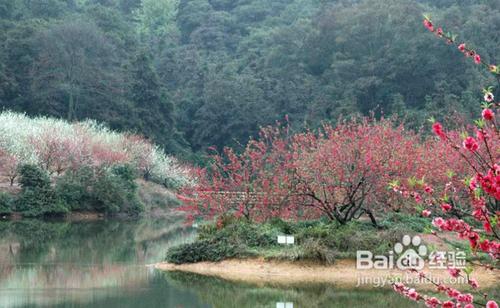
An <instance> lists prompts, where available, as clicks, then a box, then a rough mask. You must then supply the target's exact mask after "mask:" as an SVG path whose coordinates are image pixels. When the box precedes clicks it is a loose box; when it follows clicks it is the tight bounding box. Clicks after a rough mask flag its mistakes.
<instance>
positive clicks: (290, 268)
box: [155, 259, 500, 289]
mask: <svg viewBox="0 0 500 308" xmlns="http://www.w3.org/2000/svg"><path fill="white" fill-rule="evenodd" d="M155 268H157V269H159V270H165V271H183V272H191V273H196V274H201V275H208V276H216V277H220V278H223V279H227V280H232V281H242V282H250V283H256V284H265V283H273V284H298V283H328V284H335V285H336V286H339V287H354V286H360V287H366V288H371V287H373V286H376V285H377V284H378V285H380V284H384V285H387V284H390V281H391V279H393V278H394V277H400V278H402V279H405V278H406V277H409V278H411V279H416V275H415V274H411V273H406V272H404V271H400V270H375V269H371V270H356V262H355V261H354V260H339V261H337V262H336V263H335V264H334V265H319V264H316V263H306V262H282V261H279V262H278V261H265V260H262V259H247V260H225V261H222V262H200V263H194V264H182V265H175V264H171V263H158V264H156V265H155ZM426 273H427V274H429V275H431V276H432V277H433V279H439V280H440V281H442V282H445V283H447V284H449V285H454V286H455V287H456V288H458V289H463V288H468V286H467V285H466V284H465V282H464V281H461V282H458V283H457V282H455V283H450V281H449V279H450V276H449V274H448V272H447V271H446V270H437V269H426ZM472 276H473V277H474V278H476V279H477V280H478V281H479V283H480V285H481V287H484V288H491V287H495V288H496V287H498V286H499V285H500V276H499V275H498V273H495V272H493V271H489V270H486V269H484V268H476V269H475V270H474V273H473V275H472ZM413 281H415V280H413ZM418 288H419V289H430V288H433V286H432V285H431V284H429V283H426V284H419V285H418Z"/></svg>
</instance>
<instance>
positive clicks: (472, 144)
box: [463, 136, 479, 152]
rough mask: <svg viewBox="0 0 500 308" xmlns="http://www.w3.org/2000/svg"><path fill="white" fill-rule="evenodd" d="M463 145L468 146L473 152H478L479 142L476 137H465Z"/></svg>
mask: <svg viewBox="0 0 500 308" xmlns="http://www.w3.org/2000/svg"><path fill="white" fill-rule="evenodd" d="M463 146H464V148H466V149H467V150H469V151H471V152H476V151H477V149H479V144H478V143H477V141H476V139H474V137H470V136H469V137H467V138H465V140H464V142H463Z"/></svg>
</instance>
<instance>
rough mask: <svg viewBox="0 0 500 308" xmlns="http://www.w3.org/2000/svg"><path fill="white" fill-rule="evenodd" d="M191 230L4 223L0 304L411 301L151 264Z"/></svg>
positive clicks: (171, 225) (132, 224)
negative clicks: (165, 268)
mask: <svg viewBox="0 0 500 308" xmlns="http://www.w3.org/2000/svg"><path fill="white" fill-rule="evenodd" d="M193 236H194V234H193V232H192V231H191V230H188V229H185V228H183V227H182V224H181V223H179V222H174V221H168V220H167V219H156V220H152V219H148V220H146V219H145V220H141V221H124V220H106V221H96V222H62V221H50V222H47V221H46V222H41V221H37V220H23V221H1V222H0V307H2V308H4V307H106V308H114V307H120V308H122V307H140V308H149V307H176V308H180V307H273V308H274V307H291V305H290V304H289V305H288V306H281V304H283V305H284V304H285V303H293V307H294V308H297V307H363V306H366V305H369V306H370V307H414V306H415V304H414V303H410V302H408V301H407V300H406V299H403V298H401V297H399V296H397V295H396V294H394V293H393V292H391V291H384V290H358V289H353V290H341V289H336V288H335V287H333V286H330V285H301V286H290V287H276V286H270V285H265V286H255V285H249V284H248V285H247V284H241V283H230V282H227V281H224V280H221V279H216V278H210V277H203V276H199V275H194V274H185V273H162V272H159V271H155V270H153V269H152V268H151V267H147V266H146V265H147V264H151V263H155V262H158V261H161V260H162V259H163V257H164V255H165V252H166V250H167V249H168V247H170V246H172V245H176V244H179V243H183V242H187V241H191V240H192V239H193Z"/></svg>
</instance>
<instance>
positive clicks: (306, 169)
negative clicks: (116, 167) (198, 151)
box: [180, 118, 452, 225]
mask: <svg viewBox="0 0 500 308" xmlns="http://www.w3.org/2000/svg"><path fill="white" fill-rule="evenodd" d="M420 139H421V137H420V136H419V135H418V134H415V133H412V132H409V131H406V130H405V129H404V127H403V125H399V126H395V125H394V122H393V121H391V120H389V119H382V120H380V121H376V120H374V119H372V118H365V119H356V120H351V121H344V122H341V123H340V124H339V125H338V126H336V127H335V128H334V127H332V126H330V125H324V126H323V127H322V129H320V130H319V131H316V132H312V131H308V132H305V133H300V134H295V135H289V133H288V128H287V127H284V128H283V127H267V128H264V129H262V131H261V133H260V136H259V138H258V139H257V140H251V141H250V142H249V143H248V144H247V146H246V148H245V149H244V151H243V152H242V153H241V154H238V153H236V152H235V151H234V150H232V149H230V148H226V149H224V151H223V153H222V154H219V153H216V154H215V155H213V157H212V159H213V164H212V166H211V167H210V168H209V169H199V170H197V173H196V177H197V178H198V185H196V186H195V187H190V188H188V189H185V190H184V192H183V196H180V198H182V200H183V201H184V206H183V207H182V208H181V209H182V210H183V211H186V212H187V214H188V215H189V217H190V219H194V218H197V217H199V218H205V219H212V218H214V217H218V216H221V215H227V214H232V215H235V216H243V217H246V218H247V219H250V220H255V221H262V220H266V219H269V218H272V217H280V218H284V219H291V218H292V219H293V218H295V219H297V218H300V219H309V218H318V217H321V216H325V217H328V218H329V219H331V220H336V221H338V222H340V223H342V224H344V223H347V222H348V221H350V220H353V219H358V218H359V217H360V216H361V215H365V214H366V215H367V216H368V217H369V218H370V219H371V221H372V223H373V224H374V225H376V224H377V220H376V216H377V214H376V212H380V211H386V210H390V209H394V208H398V206H399V208H401V207H403V204H402V203H401V204H399V205H398V206H389V204H391V205H393V204H394V203H395V202H394V201H395V199H396V198H395V197H394V195H393V194H392V193H390V191H389V190H388V183H389V181H390V180H392V179H395V178H396V179H399V180H400V181H406V178H407V176H408V175H409V174H417V175H423V174H428V173H429V172H434V173H436V178H438V174H446V172H445V171H443V170H446V168H447V167H449V166H451V165H452V163H449V164H447V162H446V161H441V160H440V158H441V157H440V156H439V155H438V154H439V153H441V154H442V152H443V151H444V150H443V149H442V148H440V147H439V144H438V143H437V142H436V141H435V140H434V141H432V140H431V141H426V142H424V143H421V142H420ZM431 157H433V158H432V159H430V158H431ZM434 157H436V158H434ZM425 159H430V160H431V161H433V162H439V166H440V168H436V166H437V165H431V164H429V163H428V164H423V163H422V161H423V160H425Z"/></svg>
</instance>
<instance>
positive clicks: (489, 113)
mask: <svg viewBox="0 0 500 308" xmlns="http://www.w3.org/2000/svg"><path fill="white" fill-rule="evenodd" d="M492 100H493V99H492ZM490 102H491V101H490ZM482 116H483V119H485V120H486V121H493V119H494V118H495V113H494V112H493V110H491V109H489V108H486V109H483V112H482Z"/></svg>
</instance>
